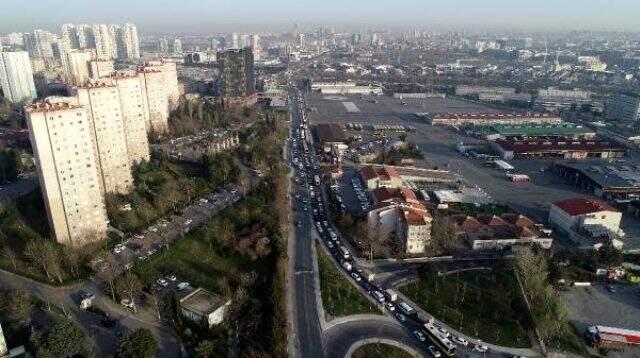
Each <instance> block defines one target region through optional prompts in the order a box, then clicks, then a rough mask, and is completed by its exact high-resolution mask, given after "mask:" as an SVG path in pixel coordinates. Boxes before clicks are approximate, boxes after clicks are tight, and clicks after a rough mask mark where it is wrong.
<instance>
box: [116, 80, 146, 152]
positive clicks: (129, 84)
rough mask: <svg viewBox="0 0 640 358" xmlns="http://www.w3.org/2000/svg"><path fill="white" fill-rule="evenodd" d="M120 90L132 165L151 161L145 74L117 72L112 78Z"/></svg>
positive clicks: (128, 150)
mask: <svg viewBox="0 0 640 358" xmlns="http://www.w3.org/2000/svg"><path fill="white" fill-rule="evenodd" d="M111 78H112V79H113V81H114V82H115V84H116V87H117V88H118V94H119V96H120V104H121V108H122V118H123V120H124V132H125V139H126V144H127V153H128V157H129V161H130V163H131V164H132V165H134V164H136V163H140V162H141V161H143V160H145V161H148V160H149V140H148V138H147V124H148V122H149V113H148V108H149V104H148V103H147V94H146V89H145V86H144V74H141V73H137V72H135V71H117V72H114V73H113V74H112V76H111Z"/></svg>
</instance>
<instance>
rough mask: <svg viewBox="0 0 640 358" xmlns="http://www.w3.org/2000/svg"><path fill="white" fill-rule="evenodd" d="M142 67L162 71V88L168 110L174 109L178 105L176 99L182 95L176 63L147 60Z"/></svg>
mask: <svg viewBox="0 0 640 358" xmlns="http://www.w3.org/2000/svg"><path fill="white" fill-rule="evenodd" d="M144 67H145V68H150V69H154V70H158V71H160V72H162V75H163V76H164V85H163V88H164V90H165V92H166V96H167V98H168V104H169V111H172V110H174V109H175V108H176V107H177V106H178V101H179V100H180V96H181V95H182V91H181V90H180V85H179V84H178V68H177V66H176V63H175V62H167V61H149V62H147V63H146V64H145V66H144Z"/></svg>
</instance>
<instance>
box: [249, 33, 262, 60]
mask: <svg viewBox="0 0 640 358" xmlns="http://www.w3.org/2000/svg"><path fill="white" fill-rule="evenodd" d="M251 47H252V48H253V59H254V60H256V61H258V60H260V57H261V55H262V47H260V35H259V34H253V35H251Z"/></svg>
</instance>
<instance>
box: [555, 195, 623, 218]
mask: <svg viewBox="0 0 640 358" xmlns="http://www.w3.org/2000/svg"><path fill="white" fill-rule="evenodd" d="M553 205H555V206H557V207H558V208H560V209H561V210H562V211H564V212H566V213H567V214H569V215H571V216H576V215H584V214H590V213H597V212H599V211H614V212H619V210H618V209H616V208H614V207H613V206H611V205H609V204H607V203H606V202H604V201H602V200H598V199H591V198H574V199H568V200H563V201H558V202H556V203H554V204H553Z"/></svg>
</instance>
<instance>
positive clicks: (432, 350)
mask: <svg viewBox="0 0 640 358" xmlns="http://www.w3.org/2000/svg"><path fill="white" fill-rule="evenodd" d="M427 349H428V350H429V353H431V355H432V356H434V357H435V358H440V356H441V354H440V351H439V350H438V348H436V347H435V346H429V347H427Z"/></svg>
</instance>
